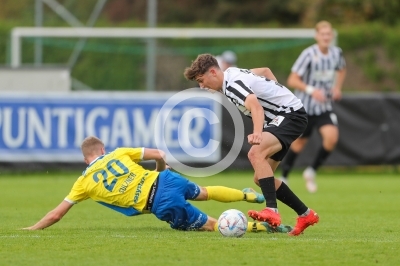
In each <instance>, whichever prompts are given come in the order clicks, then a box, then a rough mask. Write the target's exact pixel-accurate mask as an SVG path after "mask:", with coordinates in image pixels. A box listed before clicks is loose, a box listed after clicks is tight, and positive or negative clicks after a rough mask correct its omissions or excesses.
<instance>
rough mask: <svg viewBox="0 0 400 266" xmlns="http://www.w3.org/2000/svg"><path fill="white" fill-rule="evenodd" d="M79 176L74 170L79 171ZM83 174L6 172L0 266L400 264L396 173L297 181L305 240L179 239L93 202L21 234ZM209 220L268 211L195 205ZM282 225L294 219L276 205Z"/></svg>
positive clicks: (198, 235) (185, 235) (239, 179)
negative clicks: (314, 219)
mask: <svg viewBox="0 0 400 266" xmlns="http://www.w3.org/2000/svg"><path fill="white" fill-rule="evenodd" d="M77 174H78V173H77ZM76 178H77V175H73V174H65V173H64V174H63V173H58V174H43V175H39V174H32V175H26V174H25V175H12V174H0V184H1V187H2V191H1V193H0V195H1V196H0V198H1V200H0V221H1V227H0V228H1V229H0V265H202V266H203V265H274V266H275V265H357V264H358V265H400V255H399V250H400V234H399V225H400V222H399V221H400V220H399V217H400V216H399V213H400V212H399V206H400V193H399V188H400V178H399V176H398V175H396V174H359V173H350V174H343V173H340V174H334V173H324V174H321V175H320V176H319V177H318V184H319V191H318V193H316V194H312V195H311V194H308V193H307V192H306V190H305V188H304V184H303V180H302V179H301V178H300V175H299V174H294V175H293V176H292V179H291V180H290V182H291V183H290V186H291V187H292V189H293V190H294V191H295V192H296V193H297V194H298V195H299V196H300V198H301V199H303V201H305V202H306V204H308V205H309V206H310V207H312V208H314V209H315V210H316V211H317V212H318V214H319V215H320V223H319V224H318V225H316V226H314V227H310V228H309V229H308V230H306V232H305V234H303V235H301V236H300V237H296V238H294V237H289V236H287V235H285V234H267V233H247V234H246V235H244V237H243V238H238V239H232V238H224V237H222V236H221V235H220V234H219V233H217V232H180V231H175V230H172V229H170V228H169V225H168V224H167V223H165V222H161V221H158V220H157V219H156V218H155V217H154V216H152V215H143V216H139V217H125V216H123V215H121V214H119V213H117V212H114V211H112V210H109V209H107V208H104V207H102V206H101V205H99V204H97V203H95V202H93V201H91V200H87V201H85V202H83V203H80V204H78V205H77V206H75V207H74V208H72V209H71V211H70V212H69V213H68V214H67V216H65V217H64V219H63V220H61V221H60V222H59V223H57V224H55V225H54V226H53V227H50V228H48V229H46V230H43V231H22V230H18V228H22V227H25V226H30V225H32V224H33V223H35V222H36V221H37V220H38V219H40V218H41V217H42V216H43V215H44V214H46V213H47V212H48V211H49V210H51V209H52V208H54V207H55V206H56V205H57V204H58V203H59V202H61V200H62V199H63V198H64V197H65V196H66V195H67V193H68V192H69V189H70V188H71V186H72V184H73V182H74V180H75V179H76ZM191 180H192V181H194V182H196V183H198V184H200V185H225V186H230V187H234V188H240V189H241V188H244V187H249V186H253V187H254V185H253V184H252V173H251V172H226V173H224V174H219V175H217V176H213V177H208V178H191ZM195 205H197V206H198V207H200V209H202V210H203V211H205V212H206V213H208V214H209V215H211V216H214V217H218V216H219V214H220V213H222V212H223V211H224V210H226V209H230V208H236V209H239V210H241V211H243V212H245V213H246V212H247V210H248V209H250V208H256V209H261V208H263V205H258V204H256V205H254V204H249V203H245V202H239V203H217V202H196V203H195ZM279 207H280V212H281V215H282V219H283V222H284V223H286V224H293V223H294V222H295V213H294V212H293V211H292V210H291V209H289V208H288V207H286V206H284V205H283V204H280V205H279Z"/></svg>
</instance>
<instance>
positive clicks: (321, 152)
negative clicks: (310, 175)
mask: <svg viewBox="0 0 400 266" xmlns="http://www.w3.org/2000/svg"><path fill="white" fill-rule="evenodd" d="M330 153H331V152H330V151H327V150H325V149H324V146H321V148H320V149H319V151H318V154H317V157H316V158H315V160H314V163H313V164H312V166H311V167H312V168H313V169H314V170H317V169H318V168H319V167H320V166H321V164H322V163H323V162H324V161H325V159H326V158H327V157H328V155H329V154H330Z"/></svg>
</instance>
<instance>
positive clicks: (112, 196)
mask: <svg viewBox="0 0 400 266" xmlns="http://www.w3.org/2000/svg"><path fill="white" fill-rule="evenodd" d="M81 149H82V153H83V156H84V160H85V162H86V163H87V164H88V167H87V168H86V170H85V171H83V173H82V175H81V176H80V177H79V178H78V180H77V181H76V182H75V184H74V185H73V187H72V189H71V192H70V193H69V194H68V196H67V197H66V198H65V199H64V200H63V201H62V202H61V203H60V204H59V205H58V206H57V207H56V208H55V209H54V210H52V211H50V212H49V213H47V214H46V215H45V216H44V217H43V218H42V219H41V220H40V221H39V222H37V223H36V224H35V225H33V226H30V227H27V228H24V229H28V230H37V229H44V228H46V227H49V226H51V225H53V224H55V223H56V222H58V221H59V220H61V218H62V217H63V216H64V215H65V214H66V213H67V212H68V211H69V210H70V209H71V208H72V206H74V204H76V203H78V202H80V201H83V200H86V199H88V198H91V199H92V200H94V201H96V202H98V203H100V204H102V205H103V206H106V207H108V208H111V209H112V210H115V211H117V212H120V213H122V214H125V215H127V216H134V215H139V214H145V213H153V214H154V215H155V216H156V217H157V218H158V219H160V220H162V221H166V222H168V223H169V224H170V225H171V227H172V228H173V229H179V230H204V231H216V230H217V229H216V227H217V220H216V219H215V218H212V217H209V216H207V215H206V214H205V213H203V212H201V211H200V210H199V209H197V208H196V207H194V206H193V205H191V204H190V203H189V202H187V200H198V201H200V200H201V201H205V200H211V199H212V200H216V201H220V202H233V201H243V200H245V201H247V202H253V203H262V202H264V197H263V196H262V195H261V194H259V193H257V192H255V191H254V190H252V189H244V190H243V191H240V190H237V189H232V188H227V187H221V186H209V187H200V186H198V185H196V184H195V183H193V182H190V181H189V180H187V179H185V178H183V177H182V176H180V175H179V174H177V173H174V172H172V171H170V170H169V169H166V163H165V158H164V157H165V155H164V153H163V152H162V151H160V150H157V149H147V148H118V149H116V150H114V151H112V152H110V153H106V151H105V148H104V144H103V142H102V141H101V140H100V139H98V138H96V137H87V138H86V139H85V140H84V141H83V143H82V146H81ZM141 160H155V161H156V171H150V170H146V169H144V168H143V167H142V166H140V165H139V164H138V162H139V161H141ZM291 229H292V228H291V227H290V226H284V225H281V226H279V227H277V228H271V227H270V226H269V225H268V224H267V223H249V226H248V230H249V231H268V232H289V231H290V230H291Z"/></svg>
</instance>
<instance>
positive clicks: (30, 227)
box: [20, 226, 34, 230]
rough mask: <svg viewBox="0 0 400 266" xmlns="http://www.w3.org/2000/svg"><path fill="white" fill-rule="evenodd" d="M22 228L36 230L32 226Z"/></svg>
mask: <svg viewBox="0 0 400 266" xmlns="http://www.w3.org/2000/svg"><path fill="white" fill-rule="evenodd" d="M20 230H34V229H33V228H32V226H29V227H24V228H21V229H20Z"/></svg>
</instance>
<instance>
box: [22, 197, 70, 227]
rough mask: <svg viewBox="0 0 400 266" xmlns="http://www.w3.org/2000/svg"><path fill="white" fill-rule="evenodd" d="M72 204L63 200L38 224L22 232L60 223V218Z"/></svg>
mask: <svg viewBox="0 0 400 266" xmlns="http://www.w3.org/2000/svg"><path fill="white" fill-rule="evenodd" d="M72 206H74V204H72V203H69V202H68V201H65V200H63V201H62V202H61V203H60V205H58V206H57V207H56V208H55V209H54V210H52V211H50V212H49V213H47V214H46V215H45V216H44V217H43V218H42V219H41V220H40V221H39V222H37V223H36V224H35V225H32V226H30V227H26V228H23V229H24V230H39V229H44V228H46V227H49V226H51V225H53V224H55V223H56V222H58V221H60V220H61V218H63V216H64V215H65V214H66V213H67V212H68V211H69V209H71V208H72Z"/></svg>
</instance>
